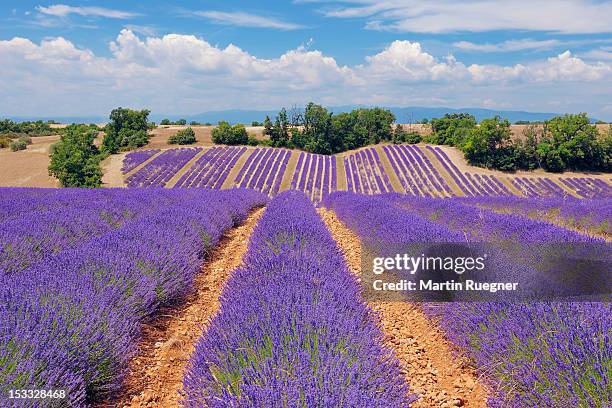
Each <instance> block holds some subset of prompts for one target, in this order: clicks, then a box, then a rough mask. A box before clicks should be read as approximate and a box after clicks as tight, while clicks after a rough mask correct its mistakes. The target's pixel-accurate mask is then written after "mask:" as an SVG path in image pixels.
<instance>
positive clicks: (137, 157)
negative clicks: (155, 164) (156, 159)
mask: <svg viewBox="0 0 612 408" xmlns="http://www.w3.org/2000/svg"><path fill="white" fill-rule="evenodd" d="M157 152H159V149H150V150H137V151H135V152H129V153H128V154H126V155H125V158H124V159H123V166H122V167H121V173H123V174H127V173H129V172H130V171H132V170H134V169H135V168H136V167H138V166H140V165H141V164H142V163H144V162H146V161H147V160H149V159H150V158H151V157H153V156H155V154H156V153H157Z"/></svg>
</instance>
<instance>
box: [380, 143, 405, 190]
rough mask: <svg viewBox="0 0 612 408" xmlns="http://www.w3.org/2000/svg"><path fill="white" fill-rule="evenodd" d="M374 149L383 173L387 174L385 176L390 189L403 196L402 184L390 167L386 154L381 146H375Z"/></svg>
mask: <svg viewBox="0 0 612 408" xmlns="http://www.w3.org/2000/svg"><path fill="white" fill-rule="evenodd" d="M374 149H376V153H378V157H379V158H380V163H381V164H382V167H383V171H384V172H385V173H387V176H388V177H389V181H390V182H391V187H393V190H394V191H395V192H396V193H402V194H404V193H405V192H406V190H404V186H402V183H401V182H400V179H399V176H398V175H397V173H396V172H395V171H393V166H392V165H391V161H390V160H389V157H388V156H387V153H386V152H385V151H384V149H383V146H381V145H376V146H374Z"/></svg>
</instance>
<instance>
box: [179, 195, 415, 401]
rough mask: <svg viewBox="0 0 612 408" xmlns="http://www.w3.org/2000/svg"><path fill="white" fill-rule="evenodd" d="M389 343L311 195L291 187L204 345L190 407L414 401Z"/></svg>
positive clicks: (192, 375) (190, 386)
mask: <svg viewBox="0 0 612 408" xmlns="http://www.w3.org/2000/svg"><path fill="white" fill-rule="evenodd" d="M382 340H383V339H382V334H381V332H380V329H379V328H378V326H377V324H376V323H375V317H374V315H373V314H372V311H371V310H370V309H368V308H367V307H366V306H365V304H364V303H363V302H362V301H361V300H360V293H359V286H358V284H357V281H356V278H355V277H354V276H353V275H352V274H351V272H350V271H349V270H348V269H347V266H346V265H345V263H344V260H343V258H342V255H341V253H340V252H339V250H338V249H337V247H336V245H335V243H334V241H333V239H332V238H331V236H330V234H329V232H328V231H327V229H326V227H325V225H324V224H323V222H322V221H321V219H320V218H319V217H318V215H317V213H316V212H315V211H314V208H313V206H312V204H311V202H310V201H309V200H308V198H307V197H306V196H305V195H304V194H302V193H298V192H285V193H282V194H280V195H279V196H277V197H276V198H275V199H274V200H272V201H271V203H270V204H269V206H268V208H267V209H266V212H265V213H264V216H263V217H262V219H261V220H260V221H259V223H258V225H257V227H256V228H255V231H254V232H253V235H252V238H251V242H250V244H249V249H248V252H247V254H246V257H245V259H244V266H243V267H241V268H239V269H238V270H236V271H235V272H234V274H233V276H232V277H231V278H230V280H229V281H228V283H227V285H226V287H225V289H224V291H223V294H222V296H221V307H220V311H219V313H218V314H217V315H216V317H215V318H214V320H213V321H212V323H211V325H210V327H209V328H208V330H207V332H206V333H205V334H204V335H203V337H202V338H201V339H200V340H199V341H198V343H197V346H196V351H195V353H194V355H193V356H192V359H191V362H190V368H189V370H188V372H187V374H186V377H185V379H184V382H183V384H184V391H185V402H184V405H185V406H187V407H201V406H210V407H221V406H223V407H226V406H367V407H390V406H393V407H402V406H408V405H409V404H410V402H411V401H413V397H412V396H410V395H409V394H408V387H407V385H406V384H405V383H404V380H403V378H402V375H401V373H400V368H399V364H398V362H397V360H396V359H395V358H394V357H393V355H392V354H391V352H390V351H389V350H388V349H386V348H385V347H384V346H383V345H382Z"/></svg>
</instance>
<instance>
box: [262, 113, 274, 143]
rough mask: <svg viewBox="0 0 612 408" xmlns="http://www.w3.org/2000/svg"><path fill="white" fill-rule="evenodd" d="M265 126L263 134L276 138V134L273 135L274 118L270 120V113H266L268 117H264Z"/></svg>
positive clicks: (271, 138)
mask: <svg viewBox="0 0 612 408" xmlns="http://www.w3.org/2000/svg"><path fill="white" fill-rule="evenodd" d="M263 127H264V132H263V134H264V135H265V136H268V137H269V138H270V140H273V139H274V136H273V133H274V124H273V123H272V120H270V117H269V116H268V115H266V118H265V119H264V122H263Z"/></svg>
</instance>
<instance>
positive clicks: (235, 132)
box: [212, 121, 249, 145]
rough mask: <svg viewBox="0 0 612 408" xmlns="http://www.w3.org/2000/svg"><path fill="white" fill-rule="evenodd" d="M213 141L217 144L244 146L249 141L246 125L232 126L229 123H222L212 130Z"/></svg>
mask: <svg viewBox="0 0 612 408" xmlns="http://www.w3.org/2000/svg"><path fill="white" fill-rule="evenodd" d="M212 140H213V142H214V143H217V144H226V145H244V144H247V143H248V141H249V134H248V133H247V131H246V128H245V127H244V125H241V124H237V125H234V126H231V125H230V124H229V123H228V122H225V121H221V122H219V124H218V125H217V127H215V128H214V129H213V130H212Z"/></svg>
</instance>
